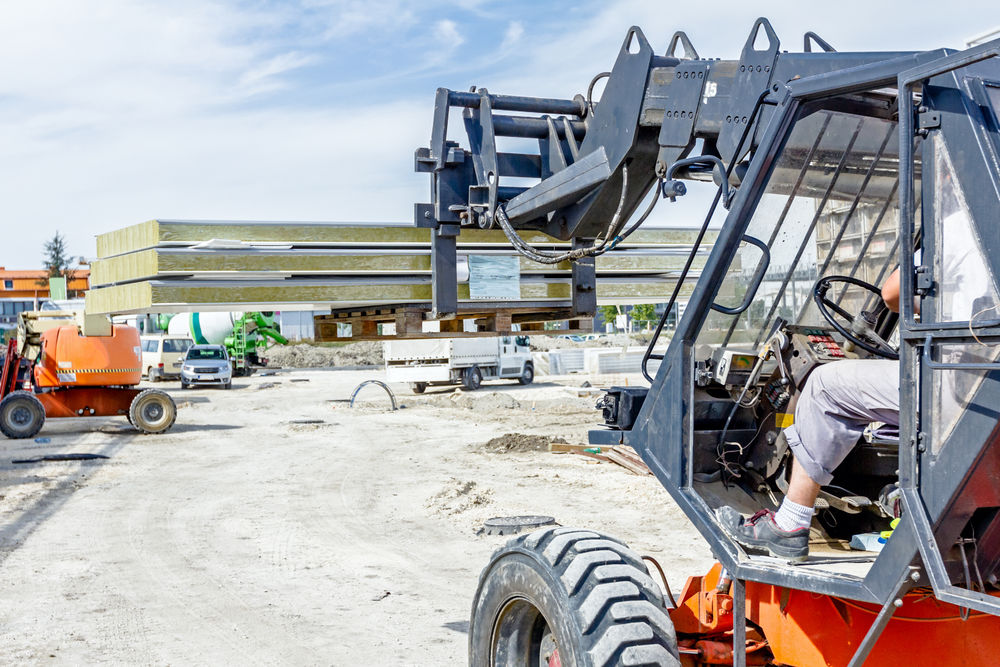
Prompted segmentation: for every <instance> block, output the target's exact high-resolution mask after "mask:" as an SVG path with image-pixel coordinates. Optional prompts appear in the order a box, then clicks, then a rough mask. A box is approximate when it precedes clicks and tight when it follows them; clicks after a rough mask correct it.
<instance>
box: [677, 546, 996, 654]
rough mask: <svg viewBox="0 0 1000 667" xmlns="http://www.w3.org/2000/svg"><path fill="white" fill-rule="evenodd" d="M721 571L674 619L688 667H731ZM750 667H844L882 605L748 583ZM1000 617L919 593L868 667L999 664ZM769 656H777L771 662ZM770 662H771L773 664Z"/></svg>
mask: <svg viewBox="0 0 1000 667" xmlns="http://www.w3.org/2000/svg"><path fill="white" fill-rule="evenodd" d="M720 569H721V568H720V567H719V565H716V566H715V567H713V568H712V570H711V571H710V572H709V573H708V574H707V575H705V576H704V577H691V578H690V579H688V583H687V585H686V586H685V589H684V591H683V592H682V593H681V597H680V599H679V600H678V607H677V608H676V609H674V610H672V611H671V612H670V616H671V618H672V620H673V622H674V626H675V628H676V630H677V633H678V638H679V640H680V642H679V643H680V652H681V664H682V665H684V667H702V666H703V665H712V664H732V649H733V646H732V627H733V615H732V608H733V606H732V605H733V600H732V597H731V596H730V595H729V589H728V586H723V587H721V589H720V587H719V586H718V583H719V575H720ZM746 600H747V609H746V612H747V613H746V616H747V620H749V621H751V622H752V623H753V624H754V625H755V626H756V627H757V628H759V629H760V631H759V634H758V632H756V631H754V632H751V631H749V629H748V632H747V639H748V641H747V647H746V654H747V664H748V665H795V666H796V667H845V666H846V665H847V663H848V662H849V661H850V659H851V657H852V656H853V655H854V652H855V651H856V650H857V648H858V645H859V644H860V643H861V640H862V638H863V637H864V635H865V633H866V632H867V631H868V628H870V627H871V625H872V623H873V622H874V621H875V616H876V615H877V614H878V612H879V607H878V605H873V604H867V603H861V602H855V601H853V600H845V599H842V598H835V597H831V596H828V595H816V594H812V593H807V592H804V591H798V590H792V589H787V588H781V587H778V586H771V585H769V584H761V583H757V582H748V583H747V589H746ZM998 636H1000V617H997V616H990V615H987V614H981V613H978V612H972V613H968V614H966V613H963V610H962V609H959V608H958V607H955V606H954V605H950V604H947V603H944V602H940V601H938V600H937V599H935V598H934V596H933V594H931V593H930V592H929V591H927V590H921V589H915V590H913V591H910V592H909V593H907V594H906V595H905V596H904V597H903V605H902V606H901V607H900V608H899V609H898V610H896V612H895V614H894V615H893V617H892V619H891V620H890V621H889V624H888V626H887V627H886V629H885V631H884V632H883V634H882V636H881V637H879V639H878V642H876V644H875V647H874V649H873V650H872V653H871V655H870V656H869V658H868V660H867V661H866V662H865V665H871V667H925V666H926V667H932V666H933V667H937V666H939V665H964V666H967V667H968V666H976V667H987V666H991V665H996V664H997V651H996V645H997V637H998ZM768 654H770V656H768ZM768 657H770V659H768Z"/></svg>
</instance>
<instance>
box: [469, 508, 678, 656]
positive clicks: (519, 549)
mask: <svg viewBox="0 0 1000 667" xmlns="http://www.w3.org/2000/svg"><path fill="white" fill-rule="evenodd" d="M556 651H558V658H559V659H558V662H557V661H555V660H553V657H555V656H554V655H553V653H554V652H556ZM548 664H562V665H574V666H575V667H609V666H611V665H663V666H665V667H679V665H680V659H679V658H678V652H677V636H676V634H675V632H674V627H673V624H672V623H671V621H670V617H669V616H668V615H667V612H666V610H665V608H664V605H663V596H662V594H661V593H660V590H659V588H657V586H656V584H655V583H654V582H653V580H652V579H651V578H650V576H649V573H648V572H647V571H646V567H645V565H643V563H642V560H641V559H640V558H639V556H638V555H637V554H636V553H635V552H634V551H632V550H631V549H629V548H628V547H626V546H625V545H623V544H621V543H620V542H618V541H617V540H614V539H612V538H609V537H606V536H604V535H600V534H598V533H595V532H591V531H584V530H577V529H574V528H555V527H551V528H544V529H542V530H539V531H536V532H534V533H531V534H530V535H526V536H522V537H519V538H516V539H514V540H512V541H511V542H509V543H508V544H507V545H506V546H504V547H502V548H501V549H499V550H497V551H496V552H495V553H494V554H493V558H492V560H491V561H490V564H489V565H488V566H487V567H486V569H485V570H483V573H482V575H480V577H479V587H478V589H477V590H476V596H475V598H474V600H473V604H472V619H471V624H470V627H469V665H470V666H471V667H487V666H489V667H515V666H517V667H521V666H526V665H540V666H542V667H544V666H545V665H548Z"/></svg>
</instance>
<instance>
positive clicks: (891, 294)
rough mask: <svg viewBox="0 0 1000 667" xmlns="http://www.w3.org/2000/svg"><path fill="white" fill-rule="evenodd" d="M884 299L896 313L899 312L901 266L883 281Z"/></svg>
mask: <svg viewBox="0 0 1000 667" xmlns="http://www.w3.org/2000/svg"><path fill="white" fill-rule="evenodd" d="M882 300H883V301H885V305H886V306H888V307H889V310H891V311H892V312H894V313H898V312H899V267H898V266H897V267H896V270H895V271H893V272H892V273H891V274H890V275H889V277H888V278H886V279H885V282H884V283H882Z"/></svg>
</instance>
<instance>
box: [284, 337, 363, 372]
mask: <svg viewBox="0 0 1000 667" xmlns="http://www.w3.org/2000/svg"><path fill="white" fill-rule="evenodd" d="M265 354H266V356H267V365H268V366H270V367H272V368H330V367H337V366H381V365H382V363H383V357H382V343H381V342H378V341H360V342H357V343H345V344H343V345H339V346H337V347H321V346H319V345H308V344H306V343H302V344H299V345H275V346H274V347H272V348H270V349H268V351H267V352H266V353H265Z"/></svg>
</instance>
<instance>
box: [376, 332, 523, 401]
mask: <svg viewBox="0 0 1000 667" xmlns="http://www.w3.org/2000/svg"><path fill="white" fill-rule="evenodd" d="M385 374H386V380H388V381H389V382H408V383H409V384H410V387H411V388H412V389H413V391H414V392H415V393H417V394H422V393H423V392H424V390H425V389H427V387H428V386H432V385H453V384H462V385H463V386H464V387H465V388H466V389H478V388H479V385H481V384H482V382H483V380H484V379H486V380H494V379H500V378H510V379H512V380H517V381H518V382H520V383H521V384H530V383H531V381H532V380H534V379H535V368H534V365H533V364H532V363H531V350H530V349H529V347H528V337H527V336H499V337H492V338H430V339H420V340H392V341H386V342H385Z"/></svg>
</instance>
